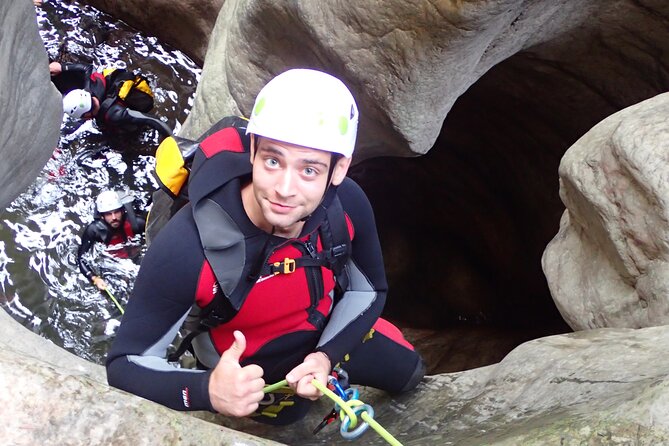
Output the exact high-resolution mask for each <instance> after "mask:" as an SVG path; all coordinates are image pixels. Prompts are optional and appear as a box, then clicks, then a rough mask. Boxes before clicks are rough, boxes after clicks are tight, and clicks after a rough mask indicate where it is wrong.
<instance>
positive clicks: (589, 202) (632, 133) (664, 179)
mask: <svg viewBox="0 0 669 446" xmlns="http://www.w3.org/2000/svg"><path fill="white" fill-rule="evenodd" d="M667 116H669V94H666V93H665V94H661V95H658V96H656V97H654V98H652V99H648V100H646V101H644V102H641V103H639V104H637V105H634V106H632V107H629V108H626V109H624V110H622V111H620V112H618V113H616V114H614V115H612V116H610V117H608V118H607V119H605V120H604V121H602V122H601V123H599V124H598V125H596V126H595V127H593V128H592V130H590V131H589V132H588V133H587V134H585V135H584V136H583V137H582V138H581V139H579V140H578V141H577V142H576V143H575V144H574V145H573V146H572V147H571V148H570V149H569V150H568V151H567V153H566V154H565V156H564V157H563V159H562V162H561V165H560V197H561V198H562V201H563V202H564V204H565V206H566V207H567V210H566V211H565V212H564V215H563V217H562V221H561V223H560V230H559V232H558V234H557V235H556V236H555V238H554V239H553V240H552V241H551V243H550V244H549V245H548V247H547V248H546V251H545V253H544V258H543V268H544V271H545V274H546V278H547V280H548V285H549V287H550V289H551V294H552V295H553V298H554V299H555V301H556V304H557V305H558V308H559V309H560V312H561V313H562V315H563V317H564V318H565V320H566V321H567V322H568V323H569V324H570V326H571V327H572V328H574V329H576V330H581V329H588V328H597V327H633V328H638V327H648V326H653V325H664V324H668V323H669V301H668V299H667V296H669V288H668V286H667V284H668V283H669V198H668V197H669V181H668V178H669V165H668V164H667V159H669V120H667Z"/></svg>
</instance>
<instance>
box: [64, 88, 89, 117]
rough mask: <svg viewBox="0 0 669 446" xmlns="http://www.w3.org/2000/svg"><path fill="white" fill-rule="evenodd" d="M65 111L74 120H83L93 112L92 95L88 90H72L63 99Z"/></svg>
mask: <svg viewBox="0 0 669 446" xmlns="http://www.w3.org/2000/svg"><path fill="white" fill-rule="evenodd" d="M63 110H65V113H67V114H68V115H70V116H72V117H73V118H77V119H78V118H81V117H82V116H83V115H84V114H85V113H88V112H89V111H91V94H90V93H89V92H87V91H86V90H72V91H70V92H69V93H68V94H66V95H65V97H64V98H63Z"/></svg>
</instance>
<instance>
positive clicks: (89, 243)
mask: <svg viewBox="0 0 669 446" xmlns="http://www.w3.org/2000/svg"><path fill="white" fill-rule="evenodd" d="M100 229H101V228H100V227H99V224H98V222H97V221H94V222H92V223H90V224H89V225H88V226H86V228H85V229H84V232H83V233H82V234H81V244H80V245H79V249H78V250H77V264H78V265H79V271H81V274H83V275H84V276H86V278H87V279H88V280H89V281H91V280H93V276H97V275H98V272H97V271H96V270H95V268H94V267H93V265H91V264H90V262H89V261H88V260H86V259H85V256H86V254H87V253H88V252H89V251H90V250H91V248H93V245H94V244H95V243H96V242H103V243H104V241H105V240H104V239H105V234H104V233H103V231H101V230H100Z"/></svg>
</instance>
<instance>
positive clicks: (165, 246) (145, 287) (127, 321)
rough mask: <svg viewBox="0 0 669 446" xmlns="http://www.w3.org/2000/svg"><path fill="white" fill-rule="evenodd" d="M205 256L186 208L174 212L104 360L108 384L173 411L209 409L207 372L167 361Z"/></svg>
mask: <svg viewBox="0 0 669 446" xmlns="http://www.w3.org/2000/svg"><path fill="white" fill-rule="evenodd" d="M203 260H204V256H203V254H202V250H201V248H200V244H199V239H198V236H197V232H196V230H195V228H194V223H193V221H192V214H191V208H190V206H187V207H185V208H184V209H182V210H181V212H179V213H177V214H176V215H175V216H174V217H173V218H172V219H171V220H170V221H169V222H168V223H167V224H166V225H165V226H164V227H163V228H162V229H161V231H160V232H159V233H158V235H157V236H156V238H155V239H154V240H153V242H152V243H151V246H150V247H149V249H148V250H147V253H146V255H145V256H144V258H143V260H142V264H141V267H140V270H139V273H138V275H137V279H136V281H135V285H134V287H133V292H132V295H131V296H130V299H129V300H128V305H127V306H126V308H125V314H124V316H123V320H122V322H121V325H120V327H119V329H118V332H117V334H116V338H115V340H114V343H113V344H112V347H111V349H110V351H109V353H108V355H107V362H106V367H107V380H108V382H109V384H110V385H112V386H114V387H117V388H119V389H122V390H125V391H127V392H130V393H133V394H135V395H138V396H141V397H143V398H146V399H149V400H152V401H155V402H157V403H159V404H162V405H164V406H167V407H170V408H172V409H176V410H210V411H213V408H212V407H211V403H210V401H209V388H208V387H209V376H210V372H209V371H203V370H192V369H184V368H176V367H175V366H173V365H171V364H170V363H168V362H167V359H166V357H167V349H168V347H169V346H170V344H171V343H172V342H173V341H174V339H175V336H176V335H177V333H178V330H179V328H180V327H181V324H182V322H183V320H184V319H185V318H186V316H187V314H188V313H189V311H190V308H191V306H192V305H193V302H194V296H195V290H196V287H197V281H198V276H199V273H200V269H201V266H202V262H203Z"/></svg>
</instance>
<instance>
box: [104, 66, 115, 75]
mask: <svg viewBox="0 0 669 446" xmlns="http://www.w3.org/2000/svg"><path fill="white" fill-rule="evenodd" d="M114 71H116V68H103V69H102V75H103V76H104V77H107V76H109V75H110V74H112V73H113V72H114Z"/></svg>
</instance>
